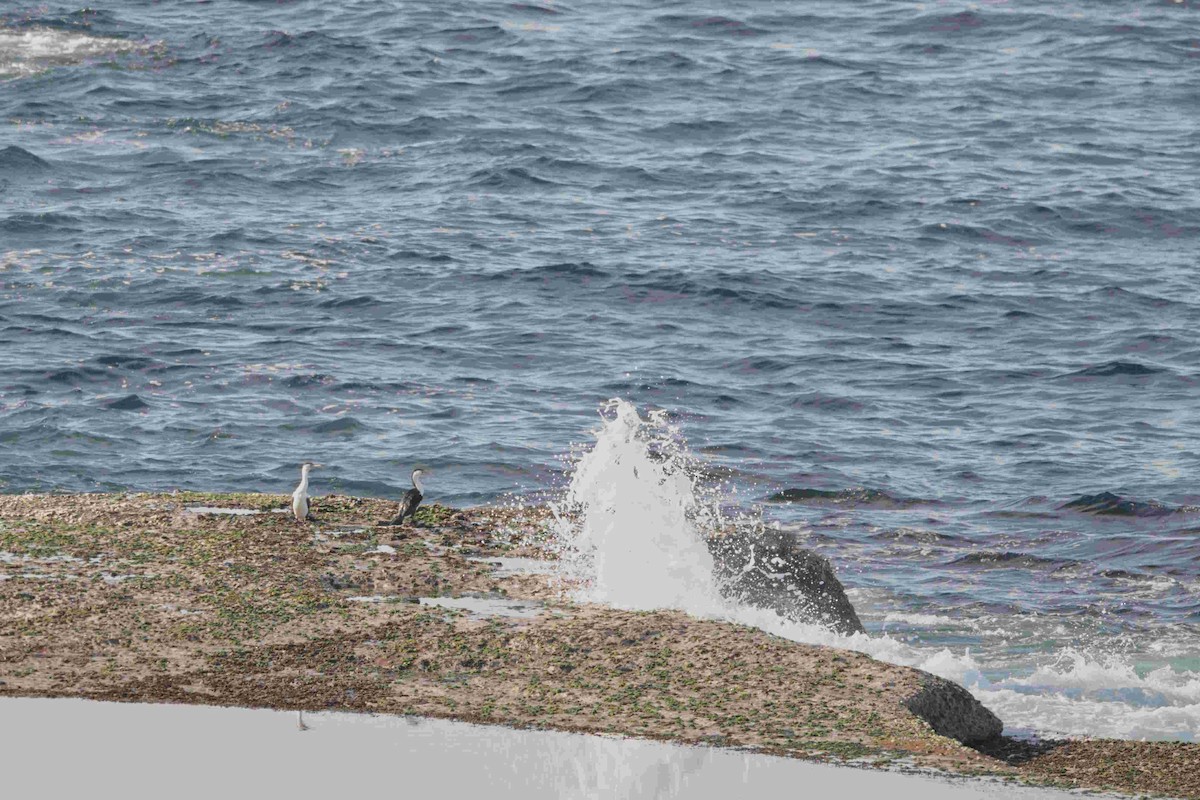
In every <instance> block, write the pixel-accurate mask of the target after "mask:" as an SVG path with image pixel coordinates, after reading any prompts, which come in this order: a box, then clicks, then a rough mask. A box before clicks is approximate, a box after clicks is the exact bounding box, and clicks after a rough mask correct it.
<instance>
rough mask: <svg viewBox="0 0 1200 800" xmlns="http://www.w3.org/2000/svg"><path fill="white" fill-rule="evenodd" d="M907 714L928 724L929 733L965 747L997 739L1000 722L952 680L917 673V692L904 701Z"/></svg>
mask: <svg viewBox="0 0 1200 800" xmlns="http://www.w3.org/2000/svg"><path fill="white" fill-rule="evenodd" d="M904 705H905V706H906V707H907V708H908V710H909V711H911V712H912V713H914V714H916V715H917V716H918V717H920V718H921V719H923V720H925V721H926V722H928V723H929V727H931V728H933V732H934V733H937V734H940V735H942V736H945V737H947V738H950V739H955V740H957V741H959V742H962V743H963V744H965V745H968V746H970V745H975V744H982V743H984V742H987V741H990V740H993V739H995V738H996V737H998V736H999V735H1000V733H1001V731H1003V730H1004V723H1002V722H1001V721H1000V718H999V717H997V716H996V715H995V714H993V713H992V712H991V711H989V710H988V709H987V707H986V706H984V704H983V703H981V702H979V701H978V700H976V699H975V696H974V695H972V694H971V693H970V692H968V691H967V690H966V689H964V688H963V687H961V686H959V685H958V684H957V683H955V682H954V681H948V680H946V679H945V678H939V677H938V676H937V675H931V674H930V673H928V672H922V673H921V691H919V692H917V693H916V694H915V695H913V696H912V697H910V698H908V699H907V700H905V701H904Z"/></svg>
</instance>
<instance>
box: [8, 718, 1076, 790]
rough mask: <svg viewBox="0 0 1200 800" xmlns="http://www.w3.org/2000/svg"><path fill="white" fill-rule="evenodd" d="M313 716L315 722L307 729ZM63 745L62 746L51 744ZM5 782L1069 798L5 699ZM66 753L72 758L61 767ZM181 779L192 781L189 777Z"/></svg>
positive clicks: (497, 734)
mask: <svg viewBox="0 0 1200 800" xmlns="http://www.w3.org/2000/svg"><path fill="white" fill-rule="evenodd" d="M298 727H299V728H300V731H303V733H301V732H300V731H298V730H297V728H298ZM49 742H53V743H54V745H53V746H52V747H51V746H47V743H49ZM0 752H2V753H3V754H4V761H3V763H6V764H20V765H21V766H22V769H20V770H6V776H5V788H6V789H12V790H13V796H14V797H24V796H38V797H68V796H74V795H79V794H83V793H85V792H89V793H90V792H94V790H95V787H97V786H112V787H120V796H121V797H123V798H140V797H155V798H157V797H161V796H164V795H169V796H171V797H198V798H199V797H203V798H205V800H211V798H212V797H217V796H222V795H226V794H228V793H229V788H230V786H231V785H236V786H237V787H238V791H237V792H236V793H235V794H237V795H238V796H249V793H250V792H259V791H261V792H264V793H267V795H268V796H271V797H288V798H289V800H296V798H308V797H314V798H316V797H319V798H329V797H353V796H355V794H356V793H362V796H368V795H367V793H370V796H383V797H413V796H420V797H432V796H435V795H436V796H437V797H453V798H457V797H463V798H470V800H507V799H508V798H511V799H512V800H538V799H540V798H548V799H549V798H555V799H557V798H648V799H649V798H654V799H655V800H657V799H658V798H719V799H720V800H728V798H731V797H740V796H753V797H756V798H765V797H796V796H797V795H798V792H799V787H804V788H803V792H804V794H805V795H806V796H819V793H823V792H831V791H837V792H840V793H842V794H844V795H847V796H850V797H867V796H878V795H882V794H884V793H887V794H888V795H889V796H892V797H897V796H898V797H920V798H922V800H941V799H942V798H944V800H959V799H960V798H995V799H996V800H999V798H1001V797H1003V798H1026V799H1027V800H1032V799H1033V798H1038V799H1039V800H1067V798H1070V797H1073V796H1074V795H1071V794H1068V793H1066V792H1057V791H1048V790H1033V789H1019V788H1015V787H1009V786H1002V785H999V784H997V783H992V782H986V781H975V782H967V781H964V780H958V781H947V780H944V779H939V778H933V777H929V776H925V775H912V774H900V773H894V772H882V771H876V770H865V769H851V768H847V767H834V766H829V765H824V764H813V763H809V762H805V761H799V760H796V759H788V758H777V757H773V756H762V755H756V754H753V753H745V752H740V751H733V750H722V749H719V748H715V747H685V746H680V745H671V744H664V743H661V742H652V741H645V740H640V739H620V738H615V737H603V736H588V735H583V734H574V733H559V732H556V731H518V730H513V729H511V728H503V727H494V726H482V725H469V724H467V723H462V722H452V721H447V720H435V719H426V718H421V717H393V716H368V715H363V714H345V713H319V714H308V715H296V716H293V715H292V714H289V713H287V712H280V711H266V710H253V709H244V708H214V707H210V706H184V705H140V704H125V703H98V702H93V701H87V700H74V699H58V700H43V699H26V698H4V699H0ZM63 753H70V754H71V763H72V769H70V770H64V769H62V768H61V759H62V754H63ZM181 778H182V780H181Z"/></svg>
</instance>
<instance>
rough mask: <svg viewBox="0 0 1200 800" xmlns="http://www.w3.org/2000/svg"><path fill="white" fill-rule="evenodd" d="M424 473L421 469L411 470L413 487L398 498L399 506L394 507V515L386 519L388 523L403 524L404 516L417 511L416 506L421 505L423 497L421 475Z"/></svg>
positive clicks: (409, 515)
mask: <svg viewBox="0 0 1200 800" xmlns="http://www.w3.org/2000/svg"><path fill="white" fill-rule="evenodd" d="M424 474H425V470H423V469H414V470H413V471H412V483H413V488H411V489H409V490H408V491H407V492H405V493H404V497H401V498H400V507H399V508H398V509H396V516H394V517H392V518H391V519H390V520H388V522H387V524H388V525H403V524H404V518H405V517H411V516H412V515H413V514H415V513H417V506H419V505H421V500H423V499H424V498H425V486H424V485H423V484H422V483H421V476H422V475H424Z"/></svg>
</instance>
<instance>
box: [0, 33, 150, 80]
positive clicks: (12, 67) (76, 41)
mask: <svg viewBox="0 0 1200 800" xmlns="http://www.w3.org/2000/svg"><path fill="white" fill-rule="evenodd" d="M142 47H143V46H142V45H141V44H139V43H137V42H131V41H128V40H126V39H116V38H113V37H108V36H93V35H91V34H87V33H81V32H79V31H70V30H59V29H57V28H19V29H13V28H0V80H5V79H11V78H22V77H25V76H27V75H35V74H37V73H39V72H43V71H45V70H47V69H50V68H51V67H60V66H69V65H72V64H83V63H85V62H87V61H89V60H91V59H96V58H104V57H107V56H111V55H114V54H116V53H125V52H131V51H135V50H138V49H141V48H142Z"/></svg>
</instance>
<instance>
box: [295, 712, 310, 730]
mask: <svg viewBox="0 0 1200 800" xmlns="http://www.w3.org/2000/svg"><path fill="white" fill-rule="evenodd" d="M296 727H297V728H298V729H299V730H302V731H306V730H308V726H307V725H305V724H304V711H303V709H301V710H299V711H297V712H296Z"/></svg>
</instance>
